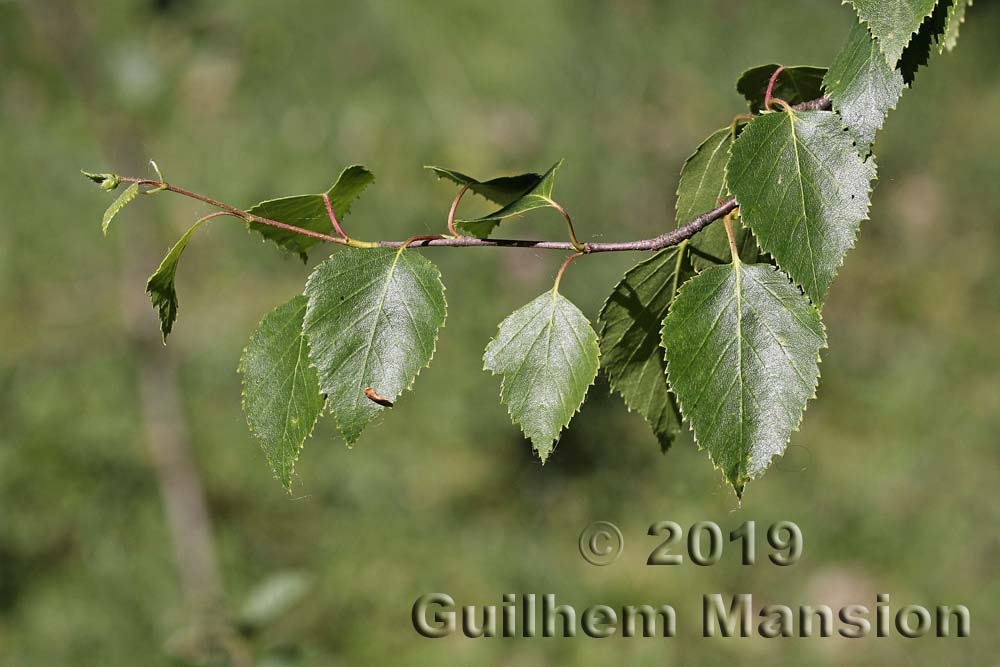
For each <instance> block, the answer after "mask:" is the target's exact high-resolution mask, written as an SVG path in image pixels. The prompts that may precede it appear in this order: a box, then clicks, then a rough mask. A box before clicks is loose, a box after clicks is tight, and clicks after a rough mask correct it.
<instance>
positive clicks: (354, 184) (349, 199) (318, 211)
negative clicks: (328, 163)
mask: <svg viewBox="0 0 1000 667" xmlns="http://www.w3.org/2000/svg"><path fill="white" fill-rule="evenodd" d="M374 181H375V176H374V175H373V174H372V173H371V172H370V171H368V170H367V169H365V168H364V167H362V166H360V165H351V166H350V167H348V168H347V169H344V171H343V172H341V174H340V177H339V178H337V182H336V183H334V184H333V187H331V188H330V189H329V190H327V192H326V195H327V197H329V198H330V204H331V205H332V207H333V212H334V214H335V215H336V216H337V220H338V222H343V221H344V218H345V217H347V214H348V213H350V211H351V205H352V204H353V203H354V201H355V200H356V199H357V198H358V197H360V196H361V193H362V192H364V190H365V188H367V187H368V186H369V185H371V184H372V183H373V182H374ZM248 212H249V213H252V214H253V215H259V216H260V217H262V218H270V219H271V220H277V221H278V222H283V223H285V224H286V225H294V226H295V227H301V228H303V229H308V230H309V231H313V232H320V233H323V234H333V233H334V230H333V225H332V223H331V222H330V215H329V213H328V212H327V210H326V203H325V202H324V201H323V195H321V194H317V195H296V196H293V197H282V198H280V199H269V200H267V201H262V202H260V203H259V204H256V205H254V206H253V207H252V208H250V209H249V211H248ZM248 226H249V228H250V229H251V230H253V231H255V232H258V233H260V235H261V236H263V237H264V238H265V239H268V240H270V241H274V242H275V243H276V244H278V245H279V246H280V247H282V248H285V249H286V250H290V251H291V252H294V253H297V254H298V255H299V256H301V257H302V259H303V260H305V259H306V257H307V254H306V253H307V251H308V250H309V249H310V248H312V247H313V246H315V245H317V244H319V243H322V242H323V241H322V239H317V238H315V237H312V236H305V235H303V234H299V233H297V232H293V231H290V230H287V229H281V228H279V227H273V226H270V225H264V224H261V223H259V222H251V223H249V225H248Z"/></svg>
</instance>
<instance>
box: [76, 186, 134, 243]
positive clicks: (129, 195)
mask: <svg viewBox="0 0 1000 667" xmlns="http://www.w3.org/2000/svg"><path fill="white" fill-rule="evenodd" d="M89 177H90V176H89V175H88V178H89ZM138 194H139V184H138V183H133V184H132V185H130V186H128V187H127V188H125V189H124V190H122V193H121V194H120V195H118V197H117V199H115V200H114V201H113V202H112V203H111V206H109V207H108V210H106V211H105V212H104V218H103V219H102V220H101V231H102V232H104V235H105V236H107V235H108V227H109V226H110V225H111V221H112V220H114V219H115V216H116V215H118V212H119V211H121V210H122V209H123V208H125V207H126V206H127V205H128V203H129V202H131V201H132V200H133V199H135V198H136V196H137V195H138Z"/></svg>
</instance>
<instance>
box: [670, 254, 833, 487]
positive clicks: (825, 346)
mask: <svg viewBox="0 0 1000 667" xmlns="http://www.w3.org/2000/svg"><path fill="white" fill-rule="evenodd" d="M720 266H725V265H720ZM751 266H752V265H751ZM758 266H766V267H767V268H769V269H771V270H772V271H775V272H777V273H780V274H781V275H783V276H784V277H785V278H786V279H787V280H788V283H789V284H790V285H793V286H794V287H795V288H796V289H798V290H799V291H800V292H802V288H801V287H799V286H798V285H796V284H795V281H793V280H792V279H791V277H790V276H789V275H788V274H787V273H785V272H784V271H782V270H781V269H780V268H779V267H776V266H772V265H771V264H759V265H758ZM688 282H690V281H688ZM686 286H687V283H685V284H684V285H682V286H681V288H680V289H679V290H677V295H676V297H675V298H674V301H673V303H671V304H670V309H669V310H668V312H667V317H670V313H671V312H672V311H673V308H674V303H677V297H680V294H681V292H682V291H683V290H684V288H685V287H686ZM802 295H803V296H805V297H806V299H808V298H809V297H808V296H806V294H805V292H802ZM809 307H810V308H812V309H813V310H815V311H816V315H817V316H818V317H819V326H820V329H821V330H822V331H823V344H822V345H820V346H819V350H820V351H822V350H825V349H829V344H828V343H829V342H828V339H827V335H826V323H825V322H824V321H823V313H822V312H821V311H820V310H819V309H818V308H816V305H815V304H813V303H812V302H810V303H809ZM667 317H665V318H663V322H662V323H661V326H660V345H661V347H664V348H665V347H666V345H665V344H664V342H663V334H664V331H665V330H666V321H667ZM822 363H823V359H822V355H821V354H820V353H819V352H817V353H816V368H817V369H818V372H817V373H816V381H815V382H814V383H813V388H812V394H811V395H810V396H809V398H807V399H806V403H805V406H804V407H803V408H802V412H801V413H800V414H799V419H798V421H797V422H796V423H795V426H794V427H793V428H792V429H791V430H790V431H789V432H788V439H787V440H785V442H784V446H783V448H782V451H781V452H780V453H777V454H774V455H773V456H772V457H771V458H770V459H768V462H767V465H766V466H764V467H763V468H762V469H761V470H760V472H758V473H756V474H751V475H747V476H746V477H744V478H742V479H741V480H740V481H741V486H740V488H739V489H737V488H736V486H735V485H734V484H733V483H732V482H730V481H729V479H728V478H727V477H726V473H725V471H724V470H723V469H722V468H721V467H720V466H719V465H718V464H716V462H715V458H714V457H713V456H712V452H711V451H710V450H709V449H708V448H707V447H705V446H704V445H702V444H701V441H700V440H699V439H698V433H697V432H695V430H694V425H693V424H692V423H691V420H690V419H689V418H688V416H687V411H686V410H685V409H684V402H683V401H682V400H681V397H680V396H678V394H677V392H675V391H674V390H673V383H672V382H671V381H670V359H669V358H667V370H666V376H667V384H668V385H670V391H671V393H673V395H674V397H675V398H676V399H677V407H678V409H679V410H680V411H681V414H682V415H683V416H684V423H685V424H687V426H688V430H689V431H691V436H692V438H693V439H694V444H695V446H696V447H697V448H698V451H703V452H707V453H708V460H709V461H711V462H712V468H714V469H715V470H718V471H719V472H720V473H721V474H722V480H723V482H724V483H725V484H726V486H728V487H729V488H731V489H732V490H733V492H734V493H735V494H736V499H737V500H740V501H742V500H743V496H744V494H745V493H746V486H747V484H748V483H749V482H752V481H753V480H755V479H759V478H760V477H762V476H763V475H764V472H765V471H766V470H768V469H769V468H770V467H771V466H772V465H773V463H774V460H775V459H777V458H781V457H784V455H785V452H787V451H788V445H789V443H791V441H792V433H798V432H799V429H800V428H801V426H802V420H803V419H805V415H806V410H808V409H809V403H810V401H813V400H814V399H815V398H816V397H817V393H818V391H819V383H820V379H821V377H822V375H823V369H822Z"/></svg>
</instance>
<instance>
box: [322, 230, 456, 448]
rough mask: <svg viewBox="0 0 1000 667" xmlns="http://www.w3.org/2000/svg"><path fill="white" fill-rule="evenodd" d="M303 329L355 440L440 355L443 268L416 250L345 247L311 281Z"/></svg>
mask: <svg viewBox="0 0 1000 667" xmlns="http://www.w3.org/2000/svg"><path fill="white" fill-rule="evenodd" d="M305 295H306V297H307V298H308V299H309V305H308V308H307V309H306V315H305V321H304V323H303V331H304V332H305V335H306V337H307V338H308V340H309V347H310V359H311V361H312V364H313V365H314V366H315V367H316V368H317V369H318V372H319V383H320V391H321V392H322V393H324V394H326V396H327V402H328V405H329V407H330V411H331V412H332V413H333V416H334V419H335V421H336V422H337V427H338V429H339V430H340V433H341V435H342V436H343V437H344V440H346V441H347V444H348V445H353V444H354V443H355V442H356V441H357V440H358V438H359V437H360V435H361V432H362V431H363V430H364V428H365V427H366V426H367V425H368V424H369V423H370V422H371V421H372V420H373V419H374V418H375V417H376V416H377V415H378V414H379V413H380V412H381V411H382V410H384V409H386V408H385V406H383V405H382V404H379V403H376V402H374V401H372V400H370V399H369V398H368V397H367V396H365V390H366V389H371V390H373V391H374V392H375V393H376V394H377V395H379V396H382V397H384V398H385V399H387V400H388V401H390V402H395V401H396V399H397V398H398V397H399V396H400V394H402V393H403V392H404V391H406V390H407V389H409V388H410V387H411V386H412V385H413V382H414V380H415V379H416V377H417V374H418V373H419V372H420V370H421V369H422V368H423V367H425V366H427V365H428V364H429V363H430V361H431V357H433V356H434V347H435V344H436V341H437V335H438V330H439V329H440V328H441V327H442V326H444V321H445V315H446V304H445V298H444V285H443V284H441V274H440V272H439V271H438V270H437V267H436V266H434V264H432V263H431V262H430V261H429V260H428V259H427V258H425V257H423V256H422V255H420V254H419V253H416V252H414V251H412V250H410V251H407V250H398V251H397V250H395V249H392V248H371V249H354V248H348V249H344V250H341V251H338V252H336V253H334V254H333V256H331V257H330V258H329V259H327V260H325V261H324V262H322V263H321V264H320V265H319V266H317V267H316V269H315V271H313V273H312V275H310V276H309V280H308V282H307V283H306V289H305Z"/></svg>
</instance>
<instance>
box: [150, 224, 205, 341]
mask: <svg viewBox="0 0 1000 667" xmlns="http://www.w3.org/2000/svg"><path fill="white" fill-rule="evenodd" d="M213 218H214V216H212V215H209V216H205V217H204V218H202V219H201V220H199V221H198V222H196V223H194V224H193V225H191V227H190V228H188V230H187V231H186V232H184V235H183V236H182V237H181V238H180V239H179V240H178V241H177V243H175V244H174V247H173V248H171V249H170V252H168V253H167V256H166V257H164V258H163V261H162V262H160V266H159V268H157V269H156V271H155V272H154V273H153V275H151V276H150V277H149V280H147V281H146V294H148V295H149V300H150V301H151V302H152V303H153V308H154V309H155V310H156V313H157V315H158V316H159V318H160V332H161V333H162V334H163V343H164V344H166V342H167V336H169V335H170V332H171V330H172V329H173V328H174V322H176V321H177V305H178V304H177V289H176V287H175V285H174V280H175V279H176V277H177V263H178V262H180V261H181V255H182V254H184V249H185V248H187V244H188V241H190V240H191V236H192V235H193V234H194V233H195V231H197V229H198V228H199V227H201V226H202V225H203V224H205V223H206V222H208V221H209V220H212V219H213Z"/></svg>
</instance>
